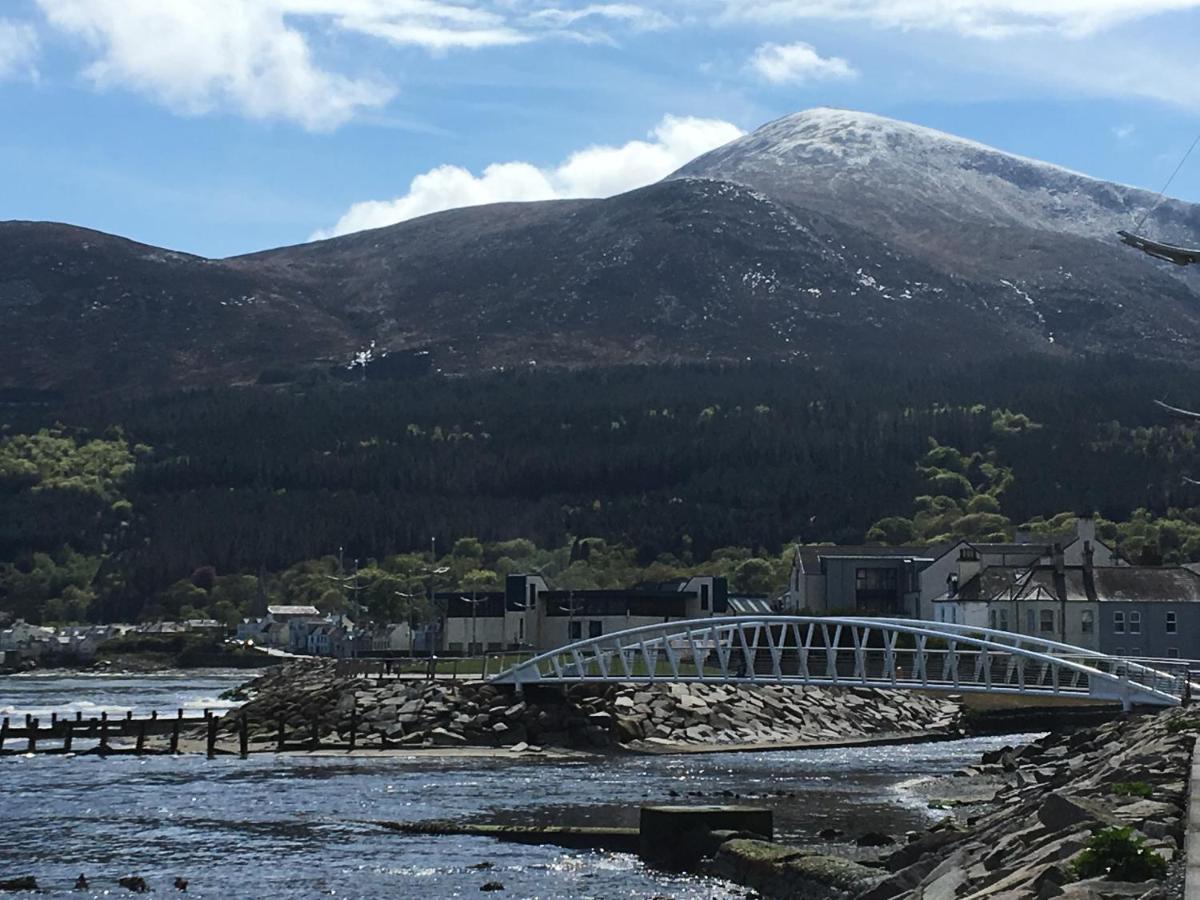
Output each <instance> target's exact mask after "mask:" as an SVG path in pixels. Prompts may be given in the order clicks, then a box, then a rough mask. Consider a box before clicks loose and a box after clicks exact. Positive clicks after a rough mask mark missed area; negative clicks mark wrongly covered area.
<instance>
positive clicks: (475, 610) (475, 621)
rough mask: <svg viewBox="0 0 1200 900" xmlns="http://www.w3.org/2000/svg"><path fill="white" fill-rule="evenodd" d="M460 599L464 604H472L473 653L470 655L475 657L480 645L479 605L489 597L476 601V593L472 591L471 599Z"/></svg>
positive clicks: (461, 597) (460, 597)
mask: <svg viewBox="0 0 1200 900" xmlns="http://www.w3.org/2000/svg"><path fill="white" fill-rule="evenodd" d="M458 599H459V600H462V601H463V602H464V603H470V604H471V651H470V653H469V654H468V655H470V656H474V655H475V647H476V646H477V645H478V643H479V640H478V638H479V632H478V627H479V604H480V603H482V602H483V601H485V600H486V599H487V597H480V598H479V599H478V600H476V599H475V591H471V596H470V597H463V596H461V595H460V596H459V598H458Z"/></svg>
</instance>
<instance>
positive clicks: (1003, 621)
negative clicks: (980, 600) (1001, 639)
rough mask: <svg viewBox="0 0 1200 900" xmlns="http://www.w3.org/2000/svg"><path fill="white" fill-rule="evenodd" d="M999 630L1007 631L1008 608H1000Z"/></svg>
mask: <svg viewBox="0 0 1200 900" xmlns="http://www.w3.org/2000/svg"><path fill="white" fill-rule="evenodd" d="M1000 630H1001V631H1008V610H1007V609H1002V610H1000Z"/></svg>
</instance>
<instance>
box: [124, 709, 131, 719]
mask: <svg viewBox="0 0 1200 900" xmlns="http://www.w3.org/2000/svg"><path fill="white" fill-rule="evenodd" d="M125 721H126V722H132V721H133V710H132V709H127V710H125Z"/></svg>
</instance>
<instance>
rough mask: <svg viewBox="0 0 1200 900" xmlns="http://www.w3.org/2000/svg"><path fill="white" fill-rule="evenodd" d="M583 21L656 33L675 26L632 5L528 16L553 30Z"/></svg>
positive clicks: (595, 6) (599, 5)
mask: <svg viewBox="0 0 1200 900" xmlns="http://www.w3.org/2000/svg"><path fill="white" fill-rule="evenodd" d="M584 19H609V20H616V21H621V22H626V23H627V24H629V25H630V26H631V27H633V28H634V29H635V30H637V31H658V30H660V29H663V28H670V27H671V26H672V25H674V24H675V23H674V21H673V20H672V19H671V17H670V16H668V15H666V14H665V13H663V12H661V11H659V10H655V9H648V8H646V7H644V6H635V5H634V4H632V3H593V4H590V5H588V6H583V7H580V8H579V9H557V8H552V9H539V10H537V11H535V12H533V13H531V14H530V15H529V21H531V22H537V23H540V24H545V25H549V26H550V27H553V28H568V27H570V26H572V25H574V24H576V23H577V22H580V21H583V20H584Z"/></svg>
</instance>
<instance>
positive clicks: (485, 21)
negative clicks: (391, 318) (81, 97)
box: [0, 0, 671, 130]
mask: <svg viewBox="0 0 1200 900" xmlns="http://www.w3.org/2000/svg"><path fill="white" fill-rule="evenodd" d="M35 2H36V3H37V5H38V6H39V7H40V8H41V10H42V13H43V14H44V16H45V18H46V21H47V23H48V24H49V25H50V26H51V27H53V28H55V29H57V30H59V31H61V32H64V33H66V34H68V35H71V36H74V37H77V38H80V39H82V40H83V41H84V42H86V43H87V44H88V45H90V46H91V47H92V48H93V49H94V51H95V54H96V56H95V59H94V60H93V61H92V62H91V63H90V65H88V66H87V67H86V68H85V69H84V75H85V77H87V78H88V79H89V80H91V81H92V82H93V83H94V84H95V85H96V86H97V87H100V88H115V87H119V88H126V89H130V90H134V91H137V92H139V93H142V94H145V95H147V96H150V97H152V98H154V99H155V100H157V101H159V102H160V103H162V104H164V105H166V106H167V107H168V108H170V109H172V110H174V111H176V112H179V113H183V114H189V115H195V114H199V113H206V112H210V111H216V110H220V111H230V112H234V113H237V114H239V115H244V116H247V117H249V118H255V119H286V120H291V121H295V122H298V123H300V124H301V125H303V126H304V127H305V128H309V129H312V130H327V129H330V128H336V127H337V126H339V125H341V124H342V123H344V122H345V121H347V120H348V119H350V118H351V117H353V116H354V115H355V114H356V113H358V112H359V111H361V110H362V109H364V108H370V107H377V106H381V105H383V104H385V103H386V102H387V101H388V99H390V97H391V96H392V95H393V94H394V93H395V90H394V88H393V87H392V86H391V85H390V84H386V83H383V82H382V81H380V80H379V79H376V78H364V77H353V76H349V75H346V74H343V73H340V72H337V71H334V70H332V69H330V68H328V67H325V66H322V65H320V64H318V62H317V61H316V60H315V59H314V54H313V39H314V37H323V36H325V35H328V34H337V33H339V32H340V33H351V34H356V35H363V36H367V37H370V38H374V39H377V40H381V41H386V42H388V43H391V44H395V45H400V46H412V47H420V48H423V49H425V50H428V51H430V52H433V53H445V52H449V51H452V50H473V49H480V48H486V47H503V46H511V45H517V44H525V43H528V42H531V41H535V40H538V39H544V38H549V37H554V36H559V37H568V38H575V39H580V40H584V41H588V42H595V41H601V40H607V39H608V36H607V35H606V34H604V33H603V32H599V31H597V30H596V29H595V28H593V29H592V30H591V31H590V32H589V33H587V34H584V33H580V32H575V31H573V30H571V26H573V25H575V24H576V23H581V22H583V21H584V20H590V21H600V22H603V23H607V24H610V25H620V26H622V27H625V28H627V29H632V30H636V31H645V30H650V29H655V28H662V27H666V26H667V25H669V24H671V20H670V19H669V18H668V17H667V16H665V15H664V14H663V13H661V12H658V11H655V10H653V9H650V8H647V7H643V6H639V5H635V4H632V3H620V2H615V3H594V4H591V5H587V6H583V7H580V8H578V9H566V10H563V9H559V8H557V7H548V6H547V5H546V3H544V2H543V0H35ZM0 21H2V20H0ZM15 27H16V28H17V29H20V31H19V32H17V31H13V32H12V34H16V35H17V36H18V37H22V36H24V35H25V32H26V29H28V33H29V34H32V29H29V28H28V26H15ZM10 31H11V29H10ZM12 34H7V35H6V33H5V32H4V31H0V73H3V72H4V71H5V70H6V67H8V66H11V65H13V63H12V62H11V61H8V60H6V54H7V55H8V56H12V51H11V50H9V48H8V46H7V44H8V42H11V41H12V40H14V38H13V36H12Z"/></svg>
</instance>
